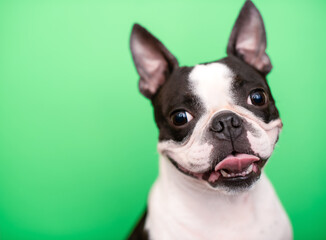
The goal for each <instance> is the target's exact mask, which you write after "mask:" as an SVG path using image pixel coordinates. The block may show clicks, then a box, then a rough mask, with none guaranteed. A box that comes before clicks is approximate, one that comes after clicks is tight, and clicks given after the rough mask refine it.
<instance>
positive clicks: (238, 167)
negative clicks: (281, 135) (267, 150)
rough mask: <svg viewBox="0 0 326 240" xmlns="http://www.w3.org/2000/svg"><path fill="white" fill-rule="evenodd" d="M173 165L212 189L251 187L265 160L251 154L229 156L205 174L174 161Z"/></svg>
mask: <svg viewBox="0 0 326 240" xmlns="http://www.w3.org/2000/svg"><path fill="white" fill-rule="evenodd" d="M170 160H171V161H172V163H173V164H174V165H175V166H176V167H177V168H178V169H179V170H180V171H181V172H183V173H184V174H186V175H189V176H192V177H195V178H197V179H200V180H203V181H206V182H207V183H208V184H210V185H211V186H212V187H217V186H219V185H221V186H224V187H230V188H236V187H241V188H246V187H250V186H251V185H252V184H253V183H254V182H255V181H256V180H257V179H258V178H259V177H260V174H261V168H262V167H263V166H264V164H265V162H266V161H265V160H262V159H261V158H259V157H257V156H255V155H250V154H243V153H241V154H235V155H228V156H227V157H225V158H224V159H223V160H222V161H220V162H219V163H218V164H217V165H215V166H213V167H212V168H211V169H210V170H208V171H206V172H203V173H195V172H191V171H189V170H187V169H185V168H183V167H182V166H180V165H179V164H178V163H176V162H175V161H174V160H173V159H170Z"/></svg>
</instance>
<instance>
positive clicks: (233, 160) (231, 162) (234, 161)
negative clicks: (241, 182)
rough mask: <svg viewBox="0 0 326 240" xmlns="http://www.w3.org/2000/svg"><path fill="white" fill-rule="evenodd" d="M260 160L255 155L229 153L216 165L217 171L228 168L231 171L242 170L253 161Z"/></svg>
mask: <svg viewBox="0 0 326 240" xmlns="http://www.w3.org/2000/svg"><path fill="white" fill-rule="evenodd" d="M256 161H259V158H258V157H256V156H254V155H248V154H236V155H235V156H233V155H229V156H227V157H226V158H224V159H223V160H222V162H219V163H218V164H217V165H216V167H215V171H216V172H217V171H218V170H221V169H227V170H229V171H231V172H235V171H237V172H242V171H243V170H244V169H246V168H247V167H249V165H250V164H252V163H253V162H256Z"/></svg>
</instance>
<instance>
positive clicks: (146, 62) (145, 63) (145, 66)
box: [130, 24, 178, 99]
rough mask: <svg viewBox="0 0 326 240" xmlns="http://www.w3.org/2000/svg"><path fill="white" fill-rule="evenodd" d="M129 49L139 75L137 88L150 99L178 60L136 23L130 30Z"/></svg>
mask: <svg viewBox="0 0 326 240" xmlns="http://www.w3.org/2000/svg"><path fill="white" fill-rule="evenodd" d="M130 49H131V53H132V57H133V60H134V63H135V66H136V68H137V72H138V74H139V76H140V80H139V90H140V92H141V93H142V94H143V95H144V96H145V97H147V98H149V99H151V98H152V97H153V96H154V95H155V94H156V92H157V90H158V89H159V87H160V86H162V85H163V84H164V82H165V81H166V79H167V77H168V76H169V75H170V74H171V73H172V71H173V69H175V68H177V67H178V61H177V59H176V58H175V57H174V56H173V55H172V54H171V53H170V52H169V51H168V50H167V49H166V47H165V46H164V45H163V44H162V43H161V42H160V41H159V40H158V39H156V38H155V37H154V36H153V35H152V34H150V33H149V32H148V31H147V30H146V29H145V28H143V27H141V26H140V25H138V24H135V25H134V27H133V29H132V32H131V37H130Z"/></svg>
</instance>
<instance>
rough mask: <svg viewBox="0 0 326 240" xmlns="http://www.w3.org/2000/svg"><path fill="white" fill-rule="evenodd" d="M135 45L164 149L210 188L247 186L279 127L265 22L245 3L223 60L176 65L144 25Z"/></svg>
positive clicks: (267, 154)
mask: <svg viewBox="0 0 326 240" xmlns="http://www.w3.org/2000/svg"><path fill="white" fill-rule="evenodd" d="M130 44H131V51H132V54H133V59H134V62H135V65H136V68H137V71H138V73H139V75H140V82H139V88H140V91H141V92H142V93H143V95H144V96H146V97H147V98H149V99H151V101H152V104H153V106H154V112H155V120H156V123H157V126H158V128H159V131H160V135H159V144H158V149H159V152H160V154H162V155H164V156H166V158H167V159H169V161H171V162H172V163H173V164H174V165H175V167H176V168H177V169H178V170H180V171H181V172H182V173H184V174H186V175H189V176H191V177H194V178H196V179H198V181H201V182H203V183H205V184H206V185H208V186H209V187H213V188H223V189H226V190H239V189H246V188H248V187H250V186H251V185H252V184H253V183H254V182H255V181H256V180H257V179H258V178H259V176H260V174H261V169H262V168H263V166H264V165H265V163H266V161H267V160H268V159H269V157H270V156H271V154H272V152H273V149H274V146H275V144H276V142H277V140H278V135H279V132H280V130H281V128H282V122H281V120H280V118H279V114H278V111H277V109H276V107H275V103H274V99H273V97H272V95H271V92H270V89H269V87H268V84H267V81H266V78H265V77H266V75H267V74H268V73H269V71H270V70H271V68H272V66H271V63H270V60H269V57H268V56H267V54H266V53H265V49H266V35H265V29H264V24H263V21H262V18H261V15H260V13H259V12H258V10H257V9H256V7H255V6H254V5H253V4H252V2H250V1H247V2H246V3H245V5H244V6H243V8H242V10H241V12H240V15H239V17H238V19H237V21H236V23H235V26H234V28H233V31H232V33H231V37H230V40H229V44H228V48H227V53H228V57H226V58H223V59H221V60H218V61H215V62H211V63H205V64H199V65H196V66H194V67H179V66H178V62H177V60H176V58H175V57H174V56H173V55H172V54H171V53H170V52H169V51H168V50H167V49H166V48H165V47H164V45H163V44H162V43H161V42H159V41H158V40H157V39H156V38H155V37H153V36H152V35H151V34H150V33H149V32H147V31H146V30H145V29H144V28H142V27H141V26H139V25H135V26H134V28H133V31H132V35H131V41H130Z"/></svg>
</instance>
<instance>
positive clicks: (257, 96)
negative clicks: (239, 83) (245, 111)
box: [248, 89, 267, 106]
mask: <svg viewBox="0 0 326 240" xmlns="http://www.w3.org/2000/svg"><path fill="white" fill-rule="evenodd" d="M266 102H267V96H266V93H265V92H264V90H263V89H255V90H253V91H251V93H250V95H249V97H248V104H251V105H255V106H263V105H264V104H265V103H266Z"/></svg>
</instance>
